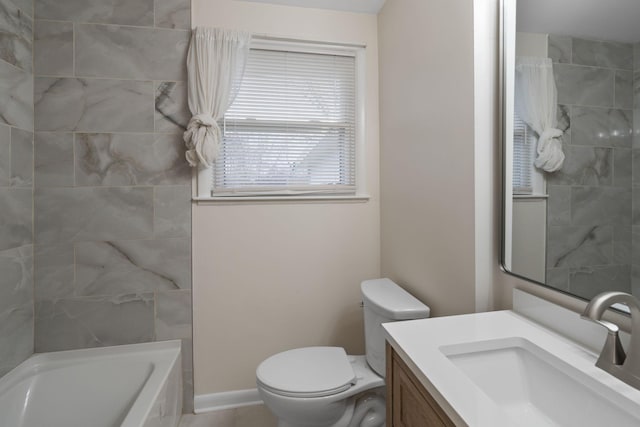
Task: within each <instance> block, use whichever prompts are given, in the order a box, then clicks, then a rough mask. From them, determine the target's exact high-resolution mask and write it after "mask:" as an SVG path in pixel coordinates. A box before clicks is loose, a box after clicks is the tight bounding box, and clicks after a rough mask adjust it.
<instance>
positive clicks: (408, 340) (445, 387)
mask: <svg viewBox="0 0 640 427" xmlns="http://www.w3.org/2000/svg"><path fill="white" fill-rule="evenodd" d="M383 327H384V329H385V331H386V332H385V333H386V338H387V340H388V341H389V343H390V344H391V346H392V347H393V348H394V350H395V351H396V352H397V353H398V354H399V355H400V357H402V359H403V360H404V361H405V363H406V364H407V365H408V366H409V368H410V369H411V370H412V371H413V373H414V374H415V376H416V377H417V378H418V380H419V381H420V382H421V383H422V385H423V386H424V387H425V388H426V389H427V391H428V392H429V393H431V395H432V396H433V397H434V399H435V400H436V401H437V402H438V403H439V404H440V406H441V407H442V408H443V409H444V410H445V412H446V413H447V415H448V416H449V417H450V418H451V419H452V421H453V422H454V423H456V425H459V426H472V427H500V426H504V427H513V426H518V425H521V423H520V422H519V421H518V419H515V418H513V417H511V416H509V414H507V413H506V412H505V411H504V409H503V408H501V407H500V406H499V405H497V404H496V403H495V402H494V401H493V400H491V399H490V398H489V396H487V395H486V394H485V393H484V392H483V391H482V390H481V389H480V388H479V387H478V386H476V385H475V384H474V383H473V381H472V380H471V379H470V378H469V377H468V376H467V375H466V374H465V373H463V372H462V371H461V370H460V369H459V368H458V367H457V366H456V365H454V364H453V362H452V361H451V360H450V359H449V358H448V357H447V356H446V355H445V354H444V353H443V352H442V350H441V349H442V347H445V346H452V345H460V344H465V345H466V344H468V343H477V342H482V341H492V340H502V339H509V338H514V337H516V338H523V339H525V340H527V341H529V342H531V343H533V344H535V345H536V346H538V347H540V348H541V349H543V350H545V351H547V352H549V353H551V354H552V355H554V356H556V357H557V358H559V359H561V360H563V361H564V362H566V363H568V364H570V365H571V366H573V367H574V368H576V369H577V370H579V371H582V372H584V373H585V374H587V375H589V376H591V377H592V378H593V379H595V380H596V381H599V382H601V383H603V384H604V385H606V386H607V387H610V388H611V389H613V390H615V391H616V392H618V393H620V395H621V396H622V397H623V399H624V398H627V399H630V402H633V401H635V402H640V391H639V390H636V389H634V388H632V387H630V386H628V385H627V384H624V383H623V382H621V381H620V380H618V379H617V378H615V377H613V376H611V375H609V374H608V373H606V372H604V371H603V370H601V369H599V368H597V367H596V366H595V361H596V359H597V357H598V355H597V354H595V353H593V352H592V351H591V350H589V349H587V348H586V347H583V346H581V345H579V344H577V343H575V342H573V341H571V340H569V339H567V338H564V337H563V336H561V335H558V334H556V333H555V332H552V331H550V330H549V329H546V328H545V327H543V326H541V325H539V324H537V323H535V322H533V321H531V320H528V319H527V318H525V317H523V316H521V315H519V314H517V313H515V312H513V311H496V312H488V313H478V314H469V315H460V316H450V317H438V318H431V319H422V320H409V321H402V322H393V323H386V324H384V325H383Z"/></svg>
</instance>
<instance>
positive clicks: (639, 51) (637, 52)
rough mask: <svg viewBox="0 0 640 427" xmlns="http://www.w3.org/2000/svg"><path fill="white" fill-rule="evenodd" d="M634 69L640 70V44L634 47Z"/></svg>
mask: <svg viewBox="0 0 640 427" xmlns="http://www.w3.org/2000/svg"><path fill="white" fill-rule="evenodd" d="M633 69H634V70H640V43H636V44H634V45H633Z"/></svg>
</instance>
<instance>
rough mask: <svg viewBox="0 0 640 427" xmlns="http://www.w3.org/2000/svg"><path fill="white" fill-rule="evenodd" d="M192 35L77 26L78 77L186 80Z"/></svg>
mask: <svg viewBox="0 0 640 427" xmlns="http://www.w3.org/2000/svg"><path fill="white" fill-rule="evenodd" d="M189 36H190V32H189V31H184V30H165V29H153V28H149V29H147V28H131V27H117V26H112V25H77V26H76V34H75V52H76V75H77V76H81V77H108V78H121V79H148V80H186V71H187V70H186V58H187V49H188V47H189Z"/></svg>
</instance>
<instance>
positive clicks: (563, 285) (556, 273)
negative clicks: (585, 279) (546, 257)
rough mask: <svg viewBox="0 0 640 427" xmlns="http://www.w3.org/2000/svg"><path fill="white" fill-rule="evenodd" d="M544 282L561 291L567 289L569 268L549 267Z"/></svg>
mask: <svg viewBox="0 0 640 427" xmlns="http://www.w3.org/2000/svg"><path fill="white" fill-rule="evenodd" d="M545 284H546V285H547V286H550V287H552V288H554V289H559V290H561V291H565V292H568V291H569V269H568V268H549V269H547V276H546V279H545Z"/></svg>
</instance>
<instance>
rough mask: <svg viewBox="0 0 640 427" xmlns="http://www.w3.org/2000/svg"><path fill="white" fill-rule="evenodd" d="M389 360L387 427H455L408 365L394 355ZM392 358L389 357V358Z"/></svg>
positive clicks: (393, 353)
mask: <svg viewBox="0 0 640 427" xmlns="http://www.w3.org/2000/svg"><path fill="white" fill-rule="evenodd" d="M391 353H392V354H391V357H390V358H388V359H387V363H389V364H390V366H389V367H388V368H389V369H388V372H389V371H390V373H391V378H389V377H387V380H388V382H387V387H388V391H387V399H389V402H388V403H389V405H388V407H389V408H390V411H389V412H388V414H387V416H388V419H387V425H388V426H390V427H454V424H453V422H452V421H451V420H450V419H449V418H448V417H447V415H446V414H445V413H444V411H443V410H442V408H440V406H439V405H438V404H437V403H436V401H435V400H434V399H433V397H431V395H430V394H429V393H428V392H427V391H426V389H424V387H423V386H422V384H420V383H419V382H418V380H417V378H415V376H414V375H413V373H411V371H410V370H409V368H408V367H407V366H406V365H405V364H404V362H403V361H402V359H400V357H399V356H398V355H397V354H396V353H395V352H391ZM388 355H389V354H388Z"/></svg>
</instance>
